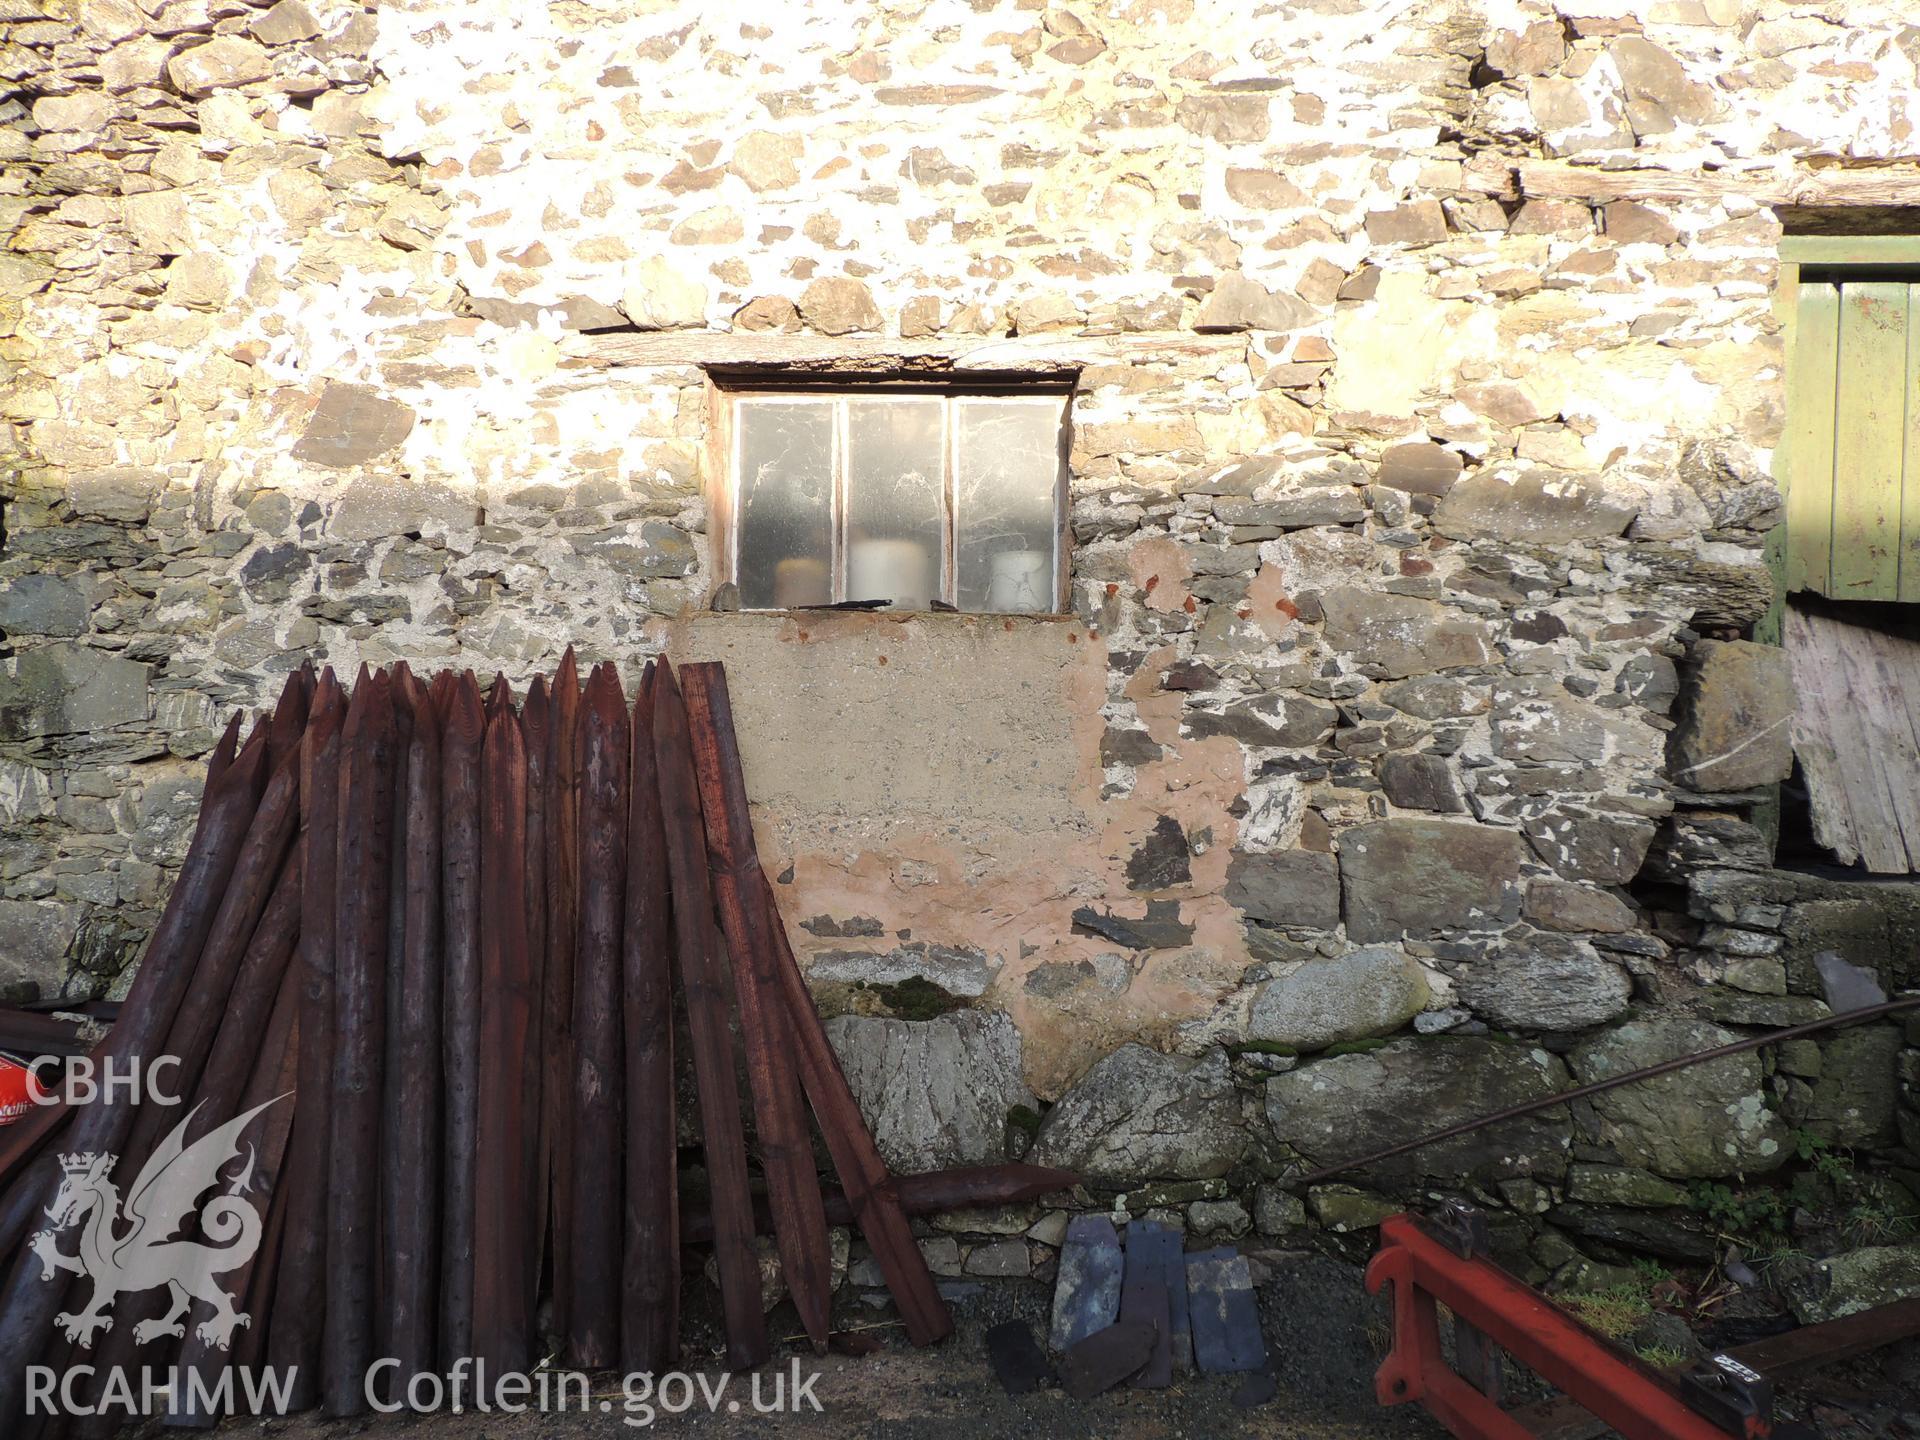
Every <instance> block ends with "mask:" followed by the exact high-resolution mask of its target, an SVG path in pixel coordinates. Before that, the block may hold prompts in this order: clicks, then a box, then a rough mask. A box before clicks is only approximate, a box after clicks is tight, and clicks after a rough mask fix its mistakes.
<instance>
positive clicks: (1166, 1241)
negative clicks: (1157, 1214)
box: [1120, 1220, 1193, 1388]
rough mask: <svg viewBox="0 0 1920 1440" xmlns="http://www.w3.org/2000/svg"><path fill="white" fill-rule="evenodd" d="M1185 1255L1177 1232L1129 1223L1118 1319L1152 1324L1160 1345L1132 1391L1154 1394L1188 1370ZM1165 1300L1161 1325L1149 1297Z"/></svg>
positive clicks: (1155, 1304)
mask: <svg viewBox="0 0 1920 1440" xmlns="http://www.w3.org/2000/svg"><path fill="white" fill-rule="evenodd" d="M1185 1249H1186V1245H1185V1242H1184V1240H1183V1238H1182V1236H1181V1234H1180V1232H1179V1231H1178V1230H1176V1229H1174V1228H1173V1227H1172V1226H1171V1225H1162V1224H1160V1223H1159V1222H1158V1221H1155V1220H1134V1221H1130V1222H1129V1223H1128V1225H1127V1270H1126V1276H1125V1279H1124V1281H1123V1283H1122V1285H1121V1287H1120V1318H1121V1319H1123V1320H1153V1321H1154V1322H1155V1323H1157V1324H1162V1325H1163V1328H1164V1331H1165V1342H1164V1343H1163V1344H1160V1345H1156V1346H1155V1347H1154V1352H1153V1359H1152V1360H1151V1361H1150V1362H1148V1364H1147V1367H1146V1369H1144V1370H1142V1371H1141V1372H1140V1374H1139V1375H1136V1376H1135V1377H1134V1380H1133V1383H1134V1385H1135V1386H1137V1387H1142V1388H1145V1387H1148V1386H1151V1387H1154V1388H1159V1387H1161V1386H1165V1385H1168V1384H1171V1383H1172V1380H1173V1373H1174V1371H1176V1370H1180V1371H1186V1370H1191V1369H1192V1368H1193V1323H1192V1320H1191V1319H1190V1318H1189V1315H1188V1311H1187V1269H1186V1265H1185V1264H1184V1263H1183V1260H1182V1252H1183V1251H1184V1250H1185ZM1155 1290H1159V1291H1164V1292H1165V1294H1166V1297H1167V1299H1166V1315H1165V1319H1164V1322H1163V1321H1162V1319H1161V1316H1160V1312H1159V1308H1158V1301H1157V1300H1155V1299H1154V1298H1153V1296H1152V1295H1151V1293H1149V1292H1152V1291H1155Z"/></svg>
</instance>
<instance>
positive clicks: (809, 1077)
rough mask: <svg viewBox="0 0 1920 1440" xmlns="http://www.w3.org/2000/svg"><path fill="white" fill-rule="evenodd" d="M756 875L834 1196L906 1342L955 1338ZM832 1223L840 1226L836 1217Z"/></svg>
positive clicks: (787, 1020) (776, 910) (767, 889)
mask: <svg viewBox="0 0 1920 1440" xmlns="http://www.w3.org/2000/svg"><path fill="white" fill-rule="evenodd" d="M759 878H760V886H761V904H762V908H763V910H764V912H765V915H766V917H767V929H768V931H769V933H770V934H771V936H772V937H773V941H774V945H775V952H776V953H775V960H776V963H777V973H778V978H779V982H780V1000H781V1002H782V1003H781V1008H780V1016H781V1024H782V1027H783V1028H784V1029H785V1031H786V1032H787V1033H788V1035H789V1036H790V1037H791V1039H792V1041H793V1043H794V1049H795V1052H796V1054H797V1055H798V1057H799V1062H800V1079H801V1082H802V1083H803V1084H804V1085H805V1087H806V1092H807V1099H808V1100H809V1101H810V1102H811V1103H812V1105H813V1113H814V1117H815V1119H817V1120H818V1121H819V1123H820V1133H821V1135H822V1137H823V1138H824V1139H825V1140H826V1142H827V1153H828V1154H829V1155H830V1156H831V1157H832V1158H833V1167H834V1169H835V1171H836V1172H838V1174H839V1176H840V1184H841V1185H842V1187H843V1188H844V1190H845V1195H844V1198H843V1197H838V1196H836V1197H832V1198H834V1199H842V1198H843V1203H844V1205H845V1207H846V1209H847V1211H848V1212H849V1214H850V1217H851V1219H852V1220H853V1222H854V1223H855V1224H857V1225H858V1226H859V1227H860V1233H861V1234H862V1235H863V1236H864V1237H865V1238H866V1241H867V1244H868V1246H869V1247H870V1248H871V1249H872V1250H873V1254H874V1258H875V1259H876V1260H877V1261H878V1262H879V1264H880V1273H881V1277H882V1278H883V1279H884V1280H885V1281H886V1282H887V1289H888V1290H889V1291H890V1292H891V1293H892V1295H893V1299H894V1305H895V1306H896V1307H897V1308H898V1310H899V1311H900V1318H901V1321H902V1322H903V1323H904V1324H905V1325H906V1328H907V1338H908V1340H910V1341H912V1343H914V1344H915V1345H932V1344H934V1343H936V1342H937V1341H940V1340H944V1339H945V1338H946V1337H947V1336H948V1335H950V1334H952V1333H953V1316H952V1315H951V1314H950V1313H949V1312H948V1310H947V1303H946V1301H944V1300H942V1299H941V1298H940V1290H939V1287H938V1286H936V1285H935V1284H934V1282H933V1275H932V1273H931V1272H930V1271H928V1269H927V1261H926V1257H925V1256H924V1255H922V1254H921V1253H920V1247H919V1245H917V1244H916V1243H915V1242H914V1238H913V1230H912V1227H911V1226H909V1225H908V1223H907V1212H906V1208H905V1207H904V1206H903V1205H902V1204H901V1200H900V1195H899V1191H898V1188H897V1185H896V1182H895V1180H894V1177H893V1176H892V1175H891V1174H889V1173H888V1171H887V1166H886V1162H885V1161H884V1160H883V1159H881V1156H880V1149H879V1147H878V1146H877V1145H875V1144H874V1142H873V1135H872V1132H870V1131H869V1130H868V1129H867V1124H866V1120H865V1117H863V1116H862V1115H861V1113H860V1102H859V1101H858V1100H856V1099H855V1098H854V1094H853V1087H852V1086H851V1085H850V1084H848V1083H847V1075H846V1071H845V1069H843V1068H842V1066H841V1064H840V1057H839V1056H838V1055H836V1054H835V1053H834V1050H833V1046H832V1044H831V1043H830V1042H829V1041H828V1039H827V1031H826V1027H825V1026H824V1025H822V1024H821V1023H820V1012H819V1011H818V1010H816V1009H815V1008H814V1005H813V996H812V995H811V994H809V993H808V991H807V983H806V980H805V979H804V978H803V977H802V976H801V974H800V967H799V965H798V964H797V963H796V962H795V961H794V958H793V950H792V948H791V946H790V945H789V943H788V941H787V932H786V927H785V926H784V925H782V924H781V923H780V907H779V905H778V904H777V903H776V902H775V900H774V896H773V885H772V883H771V882H769V881H768V880H767V878H766V875H765V873H764V872H763V873H762V874H761V875H760V877H759ZM1068 1183H1072V1182H1071V1181H1069V1182H1068ZM821 1198H822V1202H823V1204H824V1205H825V1209H826V1213H827V1215H828V1218H829V1219H833V1217H834V1210H833V1206H832V1205H831V1204H830V1203H827V1201H828V1198H829V1197H827V1196H825V1195H823V1196H822V1197H821ZM834 1223H835V1224H843V1223H845V1222H844V1221H840V1220H837V1219H835V1220H834Z"/></svg>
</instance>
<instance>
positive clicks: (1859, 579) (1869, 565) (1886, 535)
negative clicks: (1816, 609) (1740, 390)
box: [1785, 276, 1920, 600]
mask: <svg viewBox="0 0 1920 1440" xmlns="http://www.w3.org/2000/svg"><path fill="white" fill-rule="evenodd" d="M1798 303H1799V308H1798V313H1797V315H1796V317H1795V327H1794V338H1793V353H1792V355H1791V357H1790V359H1789V361H1788V369H1787V433H1786V437H1785V443H1786V445H1787V566H1786V569H1787V576H1786V579H1787V589H1788V590H1789V591H1793V590H1811V591H1814V592H1815V593H1817V594H1821V595H1829V596H1832V597H1834V598H1835V599H1842V600H1920V404H1916V403H1915V400H1916V396H1915V389H1916V387H1920V284H1908V283H1906V282H1905V281H1904V280H1883V279H1877V278H1876V279H1864V278H1863V279H1860V280H1846V279H1839V280H1834V279H1811V278H1807V277H1805V276H1803V277H1802V279H1801V281H1800V287H1799V302H1798Z"/></svg>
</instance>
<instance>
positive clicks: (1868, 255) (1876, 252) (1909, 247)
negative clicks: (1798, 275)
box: [1780, 235, 1920, 265]
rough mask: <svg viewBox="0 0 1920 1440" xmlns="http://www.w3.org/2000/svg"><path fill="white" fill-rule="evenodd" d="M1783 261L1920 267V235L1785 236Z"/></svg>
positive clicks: (1805, 263) (1808, 263)
mask: <svg viewBox="0 0 1920 1440" xmlns="http://www.w3.org/2000/svg"><path fill="white" fill-rule="evenodd" d="M1780 258H1781V259H1782V260H1790V261H1793V262H1794V263H1795V264H1799V265H1920V236H1915V235H1782V236H1781V237H1780Z"/></svg>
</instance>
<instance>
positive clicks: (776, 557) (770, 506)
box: [735, 400, 833, 610]
mask: <svg viewBox="0 0 1920 1440" xmlns="http://www.w3.org/2000/svg"><path fill="white" fill-rule="evenodd" d="M735 420H736V422H737V424H738V425H739V430H740V485H739V495H738V498H737V501H736V503H737V504H738V505H739V507H740V518H739V528H738V535H739V545H740V554H739V565H738V571H739V573H738V576H737V577H736V578H737V580H738V582H739V585H740V603H741V604H742V605H744V606H746V607H747V608H748V609H749V610H787V609H791V608H792V607H794V606H796V605H825V604H827V603H828V602H830V601H831V600H832V599H833V405H832V404H831V403H830V402H828V401H813V400H809V401H797V402H796V401H790V400H743V401H741V402H740V404H739V407H738V409H737V411H736V413H735Z"/></svg>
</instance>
